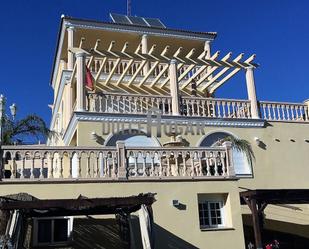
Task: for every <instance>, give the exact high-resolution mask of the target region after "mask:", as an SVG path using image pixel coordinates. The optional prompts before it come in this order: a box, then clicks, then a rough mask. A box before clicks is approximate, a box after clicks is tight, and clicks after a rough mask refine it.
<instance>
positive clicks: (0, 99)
mask: <svg viewBox="0 0 309 249" xmlns="http://www.w3.org/2000/svg"><path fill="white" fill-rule="evenodd" d="M4 110H5V98H4V96H3V95H2V94H1V95H0V180H1V179H2V177H3V151H2V143H3V115H4Z"/></svg>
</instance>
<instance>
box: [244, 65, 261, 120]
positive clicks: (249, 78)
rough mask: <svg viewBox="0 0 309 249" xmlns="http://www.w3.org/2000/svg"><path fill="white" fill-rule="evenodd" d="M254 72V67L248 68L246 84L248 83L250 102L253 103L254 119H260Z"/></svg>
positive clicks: (252, 112) (252, 113) (252, 114)
mask: <svg viewBox="0 0 309 249" xmlns="http://www.w3.org/2000/svg"><path fill="white" fill-rule="evenodd" d="M253 70H254V68H253V67H248V68H246V83H247V92H248V99H249V100H250V103H251V116H252V118H260V117H259V109H258V103H257V98H256V90H255V83H254V74H253Z"/></svg>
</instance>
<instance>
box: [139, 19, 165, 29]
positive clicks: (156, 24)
mask: <svg viewBox="0 0 309 249" xmlns="http://www.w3.org/2000/svg"><path fill="white" fill-rule="evenodd" d="M144 19H145V20H146V22H147V23H148V24H149V26H151V27H156V28H166V27H165V25H164V24H163V23H162V22H161V21H160V19H158V18H144Z"/></svg>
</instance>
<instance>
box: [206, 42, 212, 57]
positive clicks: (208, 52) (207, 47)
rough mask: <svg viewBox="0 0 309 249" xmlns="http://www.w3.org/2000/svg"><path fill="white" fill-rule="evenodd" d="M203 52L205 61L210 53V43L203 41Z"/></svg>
mask: <svg viewBox="0 0 309 249" xmlns="http://www.w3.org/2000/svg"><path fill="white" fill-rule="evenodd" d="M204 50H205V51H206V56H205V58H206V59H209V58H210V53H211V50H210V41H205V44H204Z"/></svg>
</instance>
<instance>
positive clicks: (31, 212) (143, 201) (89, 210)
mask: <svg viewBox="0 0 309 249" xmlns="http://www.w3.org/2000/svg"><path fill="white" fill-rule="evenodd" d="M154 196H155V194H152V193H147V194H140V195H136V196H128V197H109V198H85V197H83V196H80V197H79V198H77V199H53V200H40V199H36V198H32V199H29V198H27V199H26V200H25V199H20V198H19V199H15V198H11V197H0V199H1V201H0V210H1V211H13V210H20V211H21V212H22V213H23V214H24V215H26V216H29V217H50V216H74V215H96V214H117V213H119V211H123V212H126V213H132V212H135V211H137V210H139V209H140V207H141V205H146V206H151V205H152V203H154V202H155V197H154ZM42 211H44V212H42Z"/></svg>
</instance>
